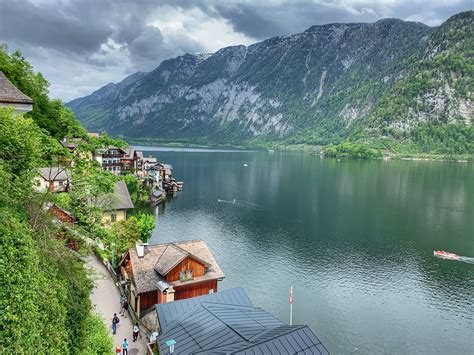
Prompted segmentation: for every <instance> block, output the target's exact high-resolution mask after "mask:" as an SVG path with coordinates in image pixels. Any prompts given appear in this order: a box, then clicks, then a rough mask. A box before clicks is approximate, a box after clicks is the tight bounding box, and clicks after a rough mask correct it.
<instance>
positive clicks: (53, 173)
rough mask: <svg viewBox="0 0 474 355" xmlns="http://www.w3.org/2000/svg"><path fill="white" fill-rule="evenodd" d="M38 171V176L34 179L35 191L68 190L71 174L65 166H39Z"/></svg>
mask: <svg viewBox="0 0 474 355" xmlns="http://www.w3.org/2000/svg"><path fill="white" fill-rule="evenodd" d="M38 173H39V176H37V177H36V180H35V189H36V190H37V191H39V192H43V191H45V190H49V191H51V192H69V189H70V187H71V176H70V174H69V172H68V171H67V170H66V168H62V167H49V168H39V169H38Z"/></svg>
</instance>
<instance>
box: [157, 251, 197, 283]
mask: <svg viewBox="0 0 474 355" xmlns="http://www.w3.org/2000/svg"><path fill="white" fill-rule="evenodd" d="M186 270H192V272H193V277H198V276H204V274H205V273H206V265H204V264H203V263H202V262H201V261H198V260H197V259H196V258H194V257H193V256H192V255H188V256H186V257H185V258H184V260H182V261H181V262H180V263H179V264H177V265H176V266H175V267H173V268H172V269H171V270H170V271H169V272H168V273H167V274H166V281H167V282H172V281H179V279H180V272H181V271H186Z"/></svg>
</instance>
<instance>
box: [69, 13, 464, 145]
mask: <svg viewBox="0 0 474 355" xmlns="http://www.w3.org/2000/svg"><path fill="white" fill-rule="evenodd" d="M467 14H468V15H466V19H464V21H465V22H466V21H467V22H469V21H470V23H471V25H472V12H471V13H470V12H468V13H467ZM452 22H456V23H457V22H458V21H452ZM443 26H445V27H443ZM443 26H441V27H440V28H438V29H435V28H430V27H428V26H425V25H423V24H421V23H415V22H404V21H401V20H395V19H385V20H381V21H378V22H375V23H370V24H364V23H355V24H329V25H323V26H313V27H311V28H309V29H308V30H307V31H305V32H303V33H299V34H295V35H291V36H284V37H274V38H270V39H268V40H265V41H263V42H260V43H256V44H254V45H251V46H249V47H245V46H234V47H227V48H223V49H221V50H219V51H217V52H216V53H212V54H201V55H191V54H185V55H183V56H180V57H177V58H173V59H169V60H166V61H163V62H162V63H161V64H160V65H159V66H158V67H157V68H156V69H155V70H154V71H152V72H150V73H136V74H134V75H132V76H130V77H128V78H126V79H125V80H124V81H122V82H120V83H118V84H109V85H106V86H105V87H103V88H101V89H99V90H98V91H96V92H94V93H93V94H91V95H89V96H87V97H84V98H79V99H76V100H73V101H72V102H70V103H69V104H68V105H69V106H70V107H71V108H72V109H73V111H74V112H75V113H76V115H77V116H78V118H79V119H80V120H81V121H82V122H83V123H84V124H85V125H86V126H87V127H88V128H89V129H91V130H105V131H107V132H109V133H111V134H116V135H117V134H121V135H124V136H128V137H158V138H167V139H179V138H181V139H195V138H202V137H205V138H206V139H208V140H210V141H213V142H232V141H235V142H239V141H242V140H246V139H254V138H255V137H260V138H263V139H266V140H282V139H285V140H286V141H289V142H294V143H296V142H306V143H318V144H325V143H329V142H334V141H339V140H341V139H344V138H345V137H347V136H348V135H349V134H350V133H351V132H352V131H353V130H354V128H355V127H360V126H361V125H368V126H375V125H377V124H382V123H381V122H384V123H383V124H385V123H387V122H388V123H387V124H388V125H389V126H390V127H396V128H397V129H409V128H410V127H411V126H412V125H413V124H416V123H413V122H416V121H422V120H430V112H432V110H433V109H435V110H436V109H438V110H439V111H443V112H446V114H447V116H448V117H450V118H448V120H451V119H452V117H463V119H464V120H466V121H467V120H471V118H469V117H472V101H469V100H468V99H465V97H466V95H465V94H462V93H461V94H459V93H458V86H456V85H455V84H453V83H452V82H451V81H452V80H451V79H449V80H448V79H447V80H446V81H444V82H445V83H446V84H447V85H444V84H443V85H437V86H436V88H433V90H427V91H419V92H418V93H417V94H418V96H416V97H414V98H413V100H412V103H411V104H410V105H411V106H410V107H408V108H407V110H405V111H404V113H403V114H401V115H400V116H399V117H397V118H395V119H394V117H393V115H392V116H391V117H390V120H388V119H387V117H386V116H383V115H382V114H383V113H384V112H385V111H386V110H385V109H384V110H385V111H384V110H382V111H380V109H379V107H380V103H381V102H384V101H383V100H388V101H390V99H389V98H388V96H387V95H389V94H390V93H392V94H393V93H396V90H397V88H399V87H400V86H401V85H402V84H401V83H404V82H408V81H410V80H411V81H413V78H412V77H413V76H414V75H415V76H416V74H414V73H413V68H414V67H415V66H417V65H418V64H417V63H418V61H421V62H426V63H431V64H430V65H432V63H433V62H435V63H436V60H437V59H436V58H439V57H440V56H444V54H443V53H447V52H449V53H451V49H450V48H456V44H453V43H454V42H459V41H461V40H460V39H459V38H458V37H457V35H452V36H451V37H449V36H448V37H446V36H444V35H443V34H444V33H445V32H446V31H448V30H450V29H451V28H452V27H453V23H451V24H450V23H449V21H448V22H447V23H446V24H444V25H443ZM448 32H449V31H448ZM470 34H471V37H472V32H471V33H470ZM471 40H472V38H471ZM453 46H454V47H453ZM417 70H419V69H417ZM439 75H440V76H443V75H444V76H446V77H447V78H448V77H449V78H452V74H451V73H439ZM460 77H461V79H460V80H461V81H462V82H463V80H464V79H463V75H462V74H461V75H460ZM454 81H456V80H454ZM463 87H464V89H465V88H466V86H465V85H464V86H463ZM471 91H472V90H471ZM459 95H461V96H462V97H463V99H461V100H459V101H456V104H451V103H452V102H454V101H453V100H452V99H451V97H455V96H459ZM448 101H449V104H448V103H447V102H448ZM413 102H422V104H420V105H415V104H413ZM426 104H430V105H432V108H430V109H429V110H425V111H423V110H421V109H420V107H421V106H423V105H426ZM450 105H451V106H450ZM423 107H424V106H423ZM447 107H448V108H447ZM449 107H452V108H451V109H449ZM377 110H379V111H377ZM450 110H451V111H450ZM377 112H379V113H378V114H375V113H377ZM383 117H385V118H383ZM389 121H390V122H389Z"/></svg>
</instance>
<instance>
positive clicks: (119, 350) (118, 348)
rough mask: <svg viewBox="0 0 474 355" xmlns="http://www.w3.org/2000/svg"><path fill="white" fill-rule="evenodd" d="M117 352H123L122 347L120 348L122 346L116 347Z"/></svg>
mask: <svg viewBox="0 0 474 355" xmlns="http://www.w3.org/2000/svg"><path fill="white" fill-rule="evenodd" d="M115 352H116V353H117V354H121V353H122V349H120V346H117V347H116V348H115Z"/></svg>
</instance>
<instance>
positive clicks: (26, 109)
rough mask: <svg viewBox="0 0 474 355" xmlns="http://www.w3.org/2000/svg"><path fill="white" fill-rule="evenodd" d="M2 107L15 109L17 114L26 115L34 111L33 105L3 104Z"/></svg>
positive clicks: (0, 105) (0, 104)
mask: <svg viewBox="0 0 474 355" xmlns="http://www.w3.org/2000/svg"><path fill="white" fill-rule="evenodd" d="M0 107H8V108H13V109H14V110H15V113H26V112H30V111H32V110H33V104H18V103H8V102H2V103H0Z"/></svg>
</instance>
